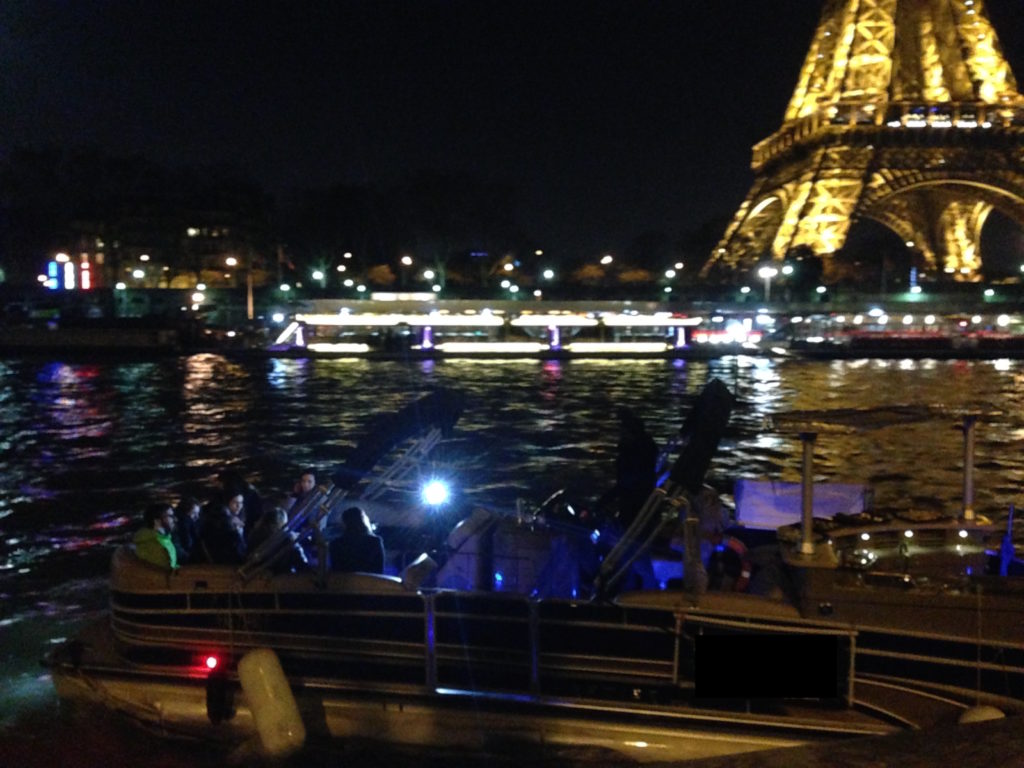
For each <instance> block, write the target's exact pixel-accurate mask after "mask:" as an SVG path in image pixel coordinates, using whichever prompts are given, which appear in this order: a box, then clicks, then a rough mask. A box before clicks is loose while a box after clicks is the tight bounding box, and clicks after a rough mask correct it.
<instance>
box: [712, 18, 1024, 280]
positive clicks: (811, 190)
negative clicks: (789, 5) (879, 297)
mask: <svg viewBox="0 0 1024 768" xmlns="http://www.w3.org/2000/svg"><path fill="white" fill-rule="evenodd" d="M751 165H752V168H753V171H754V183H753V185H752V187H751V189H750V192H749V193H748V195H747V197H746V199H745V200H744V201H743V203H742V205H740V207H739V210H738V211H737V212H736V215H735V216H734V217H733V220H732V222H731V223H730V225H729V226H728V228H727V229H726V231H725V234H724V236H723V237H722V239H721V241H720V242H719V243H718V245H717V247H716V248H715V250H714V251H713V252H712V254H711V258H710V259H709V260H708V262H707V264H706V265H705V266H704V268H703V270H702V272H701V275H702V276H704V277H709V276H710V277H715V276H718V277H726V276H730V275H731V276H744V275H746V274H747V273H749V272H751V271H753V270H754V269H756V268H757V266H758V265H759V264H762V263H764V262H767V261H777V260H781V259H784V258H786V256H787V254H789V253H791V252H792V251H793V250H794V249H796V248H798V247H801V249H802V250H805V249H810V251H812V252H813V253H814V254H815V255H818V256H820V257H821V258H822V261H823V264H824V270H825V274H824V276H825V279H826V280H829V279H830V278H834V277H835V268H834V267H835V264H834V261H833V259H832V256H833V255H834V254H835V253H836V252H837V251H838V250H839V249H840V248H842V247H843V244H844V243H845V242H846V238H847V234H848V233H849V230H850V226H851V224H853V223H855V222H857V221H860V220H864V219H871V220H874V221H877V222H879V223H881V224H882V225H884V226H885V227H887V228H888V229H890V230H892V231H893V232H895V233H896V234H897V235H899V236H900V237H901V238H902V239H903V240H904V242H906V243H907V246H908V248H910V249H911V250H912V252H913V254H914V257H915V260H916V261H917V263H919V264H920V266H921V267H922V268H923V269H925V270H927V271H928V272H929V273H931V274H932V275H934V276H935V277H936V278H947V279H954V280H961V281H976V280H980V279H981V269H982V263H983V261H982V258H983V254H982V252H981V231H982V227H983V226H984V224H985V221H986V220H987V218H988V216H989V215H990V214H991V213H992V211H993V210H997V211H999V212H1001V213H1002V214H1003V215H1005V216H1007V217H1008V218H1010V219H1011V220H1013V221H1014V222H1016V223H1017V224H1018V225H1019V226H1021V227H1022V228H1024V98H1022V96H1021V94H1020V93H1019V92H1018V89H1017V81H1016V79H1015V78H1014V75H1013V72H1012V71H1011V70H1010V67H1009V65H1008V64H1007V62H1006V59H1005V58H1004V56H1003V54H1002V50H1001V48H1000V46H999V41H998V38H997V36H996V32H995V30H994V29H993V28H992V25H991V23H990V22H989V20H988V15H987V13H986V11H985V5H984V2H983V0H827V1H826V3H825V7H824V9H823V10H822V14H821V19H820V21H819V23H818V27H817V29H816V31H815V34H814V38H813V40H812V42H811V46H810V50H809V51H808V54H807V57H806V59H805V61H804V65H803V68H802V69H801V71H800V77H799V80H798V82H797V86H796V90H795V91H794V93H793V97H792V99H791V100H790V102H789V106H788V108H787V109H786V114H785V118H784V121H783V124H782V126H781V127H780V128H779V130H777V131H776V132H775V133H774V134H772V135H771V136H769V137H768V138H767V139H765V140H763V141H761V142H760V143H758V144H757V145H755V146H754V150H753V160H752V163H751Z"/></svg>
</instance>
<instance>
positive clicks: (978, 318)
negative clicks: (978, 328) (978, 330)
mask: <svg viewBox="0 0 1024 768" xmlns="http://www.w3.org/2000/svg"><path fill="white" fill-rule="evenodd" d="M971 322H972V323H974V324H975V325H977V324H978V323H980V322H981V315H972V316H971Z"/></svg>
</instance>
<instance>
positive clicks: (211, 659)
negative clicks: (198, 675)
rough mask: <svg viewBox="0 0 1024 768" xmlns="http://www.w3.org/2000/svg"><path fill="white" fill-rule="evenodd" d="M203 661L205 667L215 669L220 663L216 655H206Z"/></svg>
mask: <svg viewBox="0 0 1024 768" xmlns="http://www.w3.org/2000/svg"><path fill="white" fill-rule="evenodd" d="M203 663H204V664H205V665H206V668H207V669H216V668H217V667H218V666H219V665H220V659H218V658H217V657H216V656H207V657H206V660H205V661H204V662H203Z"/></svg>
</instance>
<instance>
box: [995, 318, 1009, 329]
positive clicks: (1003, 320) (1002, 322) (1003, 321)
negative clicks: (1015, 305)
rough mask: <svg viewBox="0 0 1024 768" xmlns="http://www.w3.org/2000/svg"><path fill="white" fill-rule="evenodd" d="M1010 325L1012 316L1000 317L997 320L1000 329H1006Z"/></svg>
mask: <svg viewBox="0 0 1024 768" xmlns="http://www.w3.org/2000/svg"><path fill="white" fill-rule="evenodd" d="M1009 324H1010V316H1009V315H1000V316H999V317H997V318H996V325H998V326H999V327H1000V328H1005V327H1006V326H1008V325H1009Z"/></svg>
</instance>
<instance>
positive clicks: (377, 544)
mask: <svg viewBox="0 0 1024 768" xmlns="http://www.w3.org/2000/svg"><path fill="white" fill-rule="evenodd" d="M341 521H342V523H344V525H345V532H344V533H343V534H342V535H341V536H339V537H338V538H336V539H334V541H332V542H331V544H330V555H331V570H332V571H338V572H340V573H356V572H358V573H384V541H383V540H382V539H381V537H380V536H377V535H376V534H374V532H373V529H372V528H371V527H370V518H368V517H367V516H366V513H365V512H364V511H363V510H362V509H360V508H359V507H349V508H348V509H346V510H345V511H344V512H342V513H341Z"/></svg>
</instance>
